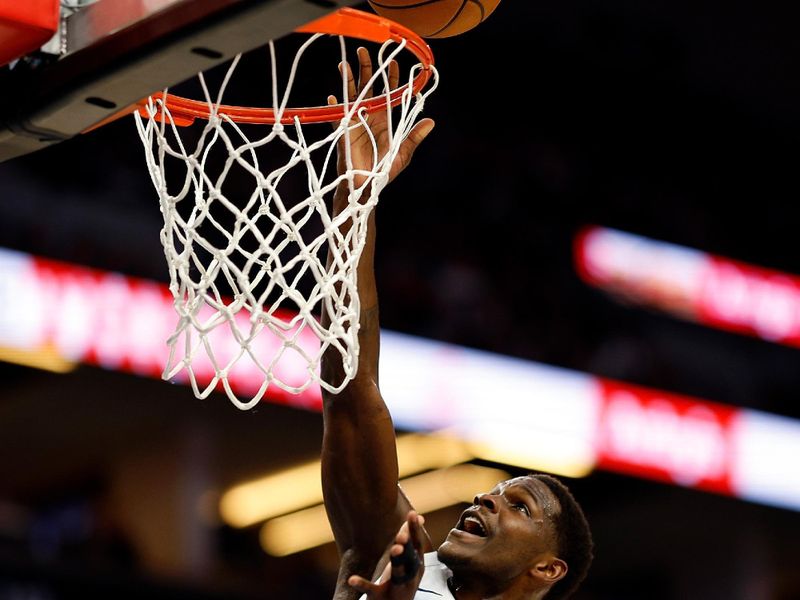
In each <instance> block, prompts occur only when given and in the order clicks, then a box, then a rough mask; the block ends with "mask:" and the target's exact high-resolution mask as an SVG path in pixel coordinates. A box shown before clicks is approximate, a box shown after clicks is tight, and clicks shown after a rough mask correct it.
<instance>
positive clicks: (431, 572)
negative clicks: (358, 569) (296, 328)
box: [359, 552, 455, 600]
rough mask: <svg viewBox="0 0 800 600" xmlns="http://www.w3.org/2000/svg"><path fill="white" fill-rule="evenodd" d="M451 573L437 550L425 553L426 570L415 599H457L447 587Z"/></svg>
mask: <svg viewBox="0 0 800 600" xmlns="http://www.w3.org/2000/svg"><path fill="white" fill-rule="evenodd" d="M451 575H452V573H451V572H450V569H448V568H447V567H446V566H444V565H443V564H442V563H440V562H439V559H438V558H437V556H436V552H428V553H427V554H425V572H424V573H423V574H422V581H420V582H419V587H418V588H417V594H416V595H415V596H414V600H439V599H444V600H455V598H453V594H451V593H450V588H448V587H447V580H448V579H450V576H451ZM359 600H367V595H366V594H363V595H362V596H361V598H360V599H359Z"/></svg>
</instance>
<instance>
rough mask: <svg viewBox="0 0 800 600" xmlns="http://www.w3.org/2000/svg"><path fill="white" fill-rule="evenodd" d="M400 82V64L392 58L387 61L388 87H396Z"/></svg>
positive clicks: (392, 88) (391, 88)
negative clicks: (390, 60)
mask: <svg viewBox="0 0 800 600" xmlns="http://www.w3.org/2000/svg"><path fill="white" fill-rule="evenodd" d="M399 83H400V65H398V64H397V61H396V60H393V61H392V62H390V63H389V89H390V90H395V89H397V86H398V84H399Z"/></svg>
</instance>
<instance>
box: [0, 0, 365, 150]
mask: <svg viewBox="0 0 800 600" xmlns="http://www.w3.org/2000/svg"><path fill="white" fill-rule="evenodd" d="M73 4H75V5H78V4H86V6H82V7H80V8H79V9H77V10H73V9H70V10H67V11H64V12H62V14H61V15H60V26H59V32H58V33H57V34H56V37H55V39H53V40H51V41H50V42H48V44H47V45H46V46H44V47H43V48H42V49H41V50H40V51H37V52H35V53H33V54H29V55H26V56H24V57H20V60H16V61H12V62H11V63H10V64H8V65H6V66H3V67H0V89H2V90H3V91H4V93H3V94H2V98H0V162H2V161H5V160H9V159H12V158H14V157H17V156H22V155H24V154H28V153H30V152H35V151H37V150H39V149H41V148H45V147H47V146H50V145H52V144H55V143H58V142H61V141H63V140H66V139H69V138H71V137H73V136H75V135H78V134H80V133H82V132H85V131H87V130H88V129H91V128H92V127H93V126H96V125H97V124H98V123H102V122H103V121H105V120H106V119H109V118H110V117H113V116H114V115H115V114H117V113H118V112H120V111H121V110H123V109H125V108H126V107H128V106H130V105H131V104H133V103H135V102H136V101H137V100H139V99H141V98H144V97H146V96H148V95H149V94H151V93H153V92H155V91H158V90H161V89H163V88H165V87H168V86H172V85H174V84H177V83H180V82H181V81H184V80H186V79H188V78H189V77H192V76H193V75H195V74H196V73H198V72H201V71H205V70H207V69H210V68H212V67H214V66H217V65H218V64H221V63H223V62H225V61H228V60H230V59H231V58H232V57H233V56H235V55H236V54H238V53H242V52H246V51H248V50H252V49H253V48H256V47H258V46H262V45H264V44H266V43H267V42H268V41H269V40H271V39H276V38H279V37H281V36H283V35H285V34H287V33H289V32H291V31H293V30H294V29H295V28H297V27H299V26H301V25H303V24H305V23H308V22H309V21H312V20H314V19H317V18H319V17H321V16H324V15H325V14H328V13H330V12H332V11H334V10H336V9H338V8H341V7H344V6H353V5H356V4H360V1H359V0H99V1H97V2H94V3H91V4H88V3H85V2H74V3H73Z"/></svg>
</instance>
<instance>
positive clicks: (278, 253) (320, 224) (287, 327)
mask: <svg viewBox="0 0 800 600" xmlns="http://www.w3.org/2000/svg"><path fill="white" fill-rule="evenodd" d="M320 37H322V36H321V35H320V34H315V35H313V36H311V37H310V39H309V40H308V41H307V42H306V43H305V44H304V45H303V46H302V47H301V48H300V50H299V51H298V52H297V54H296V57H295V59H294V61H293V63H292V67H291V72H290V73H289V77H288V79H287V83H286V85H285V91H284V92H283V93H279V92H278V88H279V86H278V83H277V75H276V73H277V66H276V54H275V47H274V45H273V44H272V43H270V45H269V50H270V60H271V67H272V69H271V71H272V105H273V109H274V110H275V111H276V115H277V116H278V118H277V119H276V120H278V121H279V120H280V115H281V114H282V113H283V111H284V110H285V109H286V107H287V105H288V103H289V96H290V93H291V91H292V86H293V84H294V82H295V77H296V72H297V69H298V64H299V62H300V59H301V58H302V56H303V54H304V52H305V51H306V49H307V48H308V47H309V46H310V45H311V44H312V43H313V42H314V41H316V40H317V39H319V38H320ZM339 40H340V44H339V45H340V49H341V60H342V61H346V60H347V58H348V57H347V55H346V50H345V39H344V38H343V37H340V38H339ZM404 45H405V44H404V43H400V44H397V43H393V42H387V43H385V44H384V45H383V46H381V48H380V50H379V51H378V58H377V61H376V64H375V68H374V74H373V78H372V83H374V87H375V89H380V87H381V83H382V84H383V87H384V88H387V92H386V93H387V94H388V67H389V64H390V62H391V61H392V60H393V59H394V58H395V56H397V54H398V53H400V52H401V51H402V50H403V48H404ZM238 61H239V58H238V57H237V59H236V60H234V61H233V63H232V65H231V67H230V68H229V70H228V72H227V75H226V77H225V79H224V82H223V83H222V85H221V86H220V90H219V92H218V93H217V95H216V98H214V99H213V100H212V95H211V93H210V92H209V90H208V87H207V85H206V81H205V79H204V78H203V76H202V74H201V75H200V76H199V77H200V83H201V85H202V89H203V92H204V94H205V99H206V101H207V102H208V105H209V108H210V110H211V118H210V119H209V120H208V122H207V123H205V124H204V127H203V129H202V132H198V129H197V128H185V129H183V130H182V129H181V128H179V127H177V126H176V125H175V123H174V122H173V117H172V115H171V114H170V112H169V110H168V109H166V107H162V108H163V110H162V112H160V113H159V112H158V109H159V104H160V102H161V101H160V100H158V101H155V100H153V98H151V99H150V102H149V105H148V111H147V112H148V114H149V117H140V116H139V115H138V114H137V115H136V126H137V129H138V132H139V136H140V137H141V139H142V142H143V144H144V149H145V156H146V161H147V167H148V170H149V172H150V176H151V178H152V181H153V185H154V186H155V189H156V191H157V192H158V196H159V199H160V203H161V212H162V214H163V217H164V228H163V229H162V231H161V241H162V244H163V247H164V252H165V255H166V258H167V264H168V267H169V273H170V282H171V283H170V290H171V292H172V295H173V297H174V306H175V310H176V312H177V315H178V320H177V324H176V326H175V331H174V333H173V334H172V335H171V336H170V337H169V339H168V340H167V342H168V345H169V347H170V355H169V360H168V363H167V365H166V366H165V369H164V372H163V375H162V376H163V378H164V379H173V378H184V377H188V380H189V382H190V383H191V386H192V389H193V391H194V394H195V395H196V396H197V397H198V398H205V397H207V396H208V395H209V394H210V393H211V392H212V391H213V390H215V389H218V388H219V386H220V385H221V386H222V387H223V388H224V390H225V392H226V394H227V395H228V397H229V398H230V399H231V401H232V402H233V403H234V404H235V405H236V406H238V407H239V408H241V409H248V408H250V407H252V406H254V405H255V404H256V403H257V402H258V401H259V400H260V399H261V398H262V396H263V395H264V394H265V393H266V392H267V390H268V389H272V390H274V391H277V390H276V389H275V388H271V386H277V388H278V389H280V390H283V391H284V392H288V393H291V394H298V393H300V392H302V391H304V390H306V389H307V388H308V387H309V386H310V385H311V384H312V383H314V382H318V383H319V384H320V385H321V386H322V387H323V388H325V389H326V390H328V391H330V392H333V393H338V392H339V391H341V390H342V389H343V388H344V387H345V385H346V384H347V383H348V382H349V381H350V379H352V377H353V376H354V375H355V373H356V371H357V368H358V350H359V344H358V324H359V316H360V306H359V296H358V288H357V285H358V282H357V280H356V267H357V265H358V260H359V257H360V256H361V251H362V249H363V247H364V244H365V240H366V228H367V222H368V218H369V215H370V213H371V211H372V210H373V208H374V207H375V205H376V204H377V202H378V197H379V194H380V192H381V190H382V189H383V187H384V186H385V185H386V183H387V180H388V172H389V168H390V166H391V164H392V161H393V160H394V158H395V156H396V155H397V152H398V149H399V147H400V144H401V143H402V141H403V140H404V139H405V138H406V137H407V136H408V134H409V132H410V131H411V129H412V127H413V126H414V124H415V123H416V121H417V119H418V117H419V115H420V113H421V111H422V109H423V106H424V101H425V98H426V97H427V96H428V94H430V93H431V92H432V91H433V90H434V89H435V87H436V80H437V76H436V73H435V70H434V77H433V79H432V82H431V83H432V84H431V85H429V87H428V88H427V89H426V90H425V91H424V92H423V93H418V94H414V93H413V92H412V89H411V81H412V80H413V78H414V76H415V74H416V73H417V72H418V70H419V69H420V68H421V66H420V65H416V66H415V67H412V68H411V73H410V75H409V79H408V83H407V85H406V88H405V93H404V94H403V97H402V101H401V103H400V104H399V105H398V106H397V107H395V109H390V108H388V107H387V108H386V109H383V110H386V111H387V117H388V123H389V130H390V137H391V141H390V148H389V151H388V152H387V153H386V155H385V156H383V157H379V156H378V157H377V158H378V159H379V160H374V161H373V164H372V167H371V168H370V169H369V170H368V171H363V170H356V169H354V168H353V165H352V161H351V157H350V153H349V152H347V153H346V163H347V165H346V167H347V168H346V171H345V172H344V173H343V174H341V175H340V174H338V173H337V172H336V154H337V153H336V147H337V142H338V141H339V140H342V139H343V138H344V141H345V143H346V147H347V148H349V138H350V135H351V132H352V131H353V130H354V129H356V128H359V127H362V126H365V123H366V116H367V115H366V114H365V110H364V109H363V108H362V109H359V106H358V105H359V103H360V102H362V101H363V100H364V98H365V92H362V93H361V95H360V96H359V97H358V98H357V99H355V100H353V101H352V102H350V103H348V104H346V106H345V110H346V117H345V118H344V119H342V121H341V123H339V124H338V126H334V127H333V128H332V127H331V125H330V124H329V123H321V124H316V125H302V124H301V123H300V121H299V120H295V122H294V123H292V124H291V125H280V124H276V125H266V126H264V125H262V126H249V127H250V129H247V126H246V127H243V126H240V125H237V124H236V123H234V122H233V121H232V120H231V119H230V118H229V117H227V116H226V115H225V114H222V113H220V112H219V111H218V110H217V109H218V107H219V105H221V104H222V97H223V93H224V92H225V88H226V86H227V85H228V82H229V80H230V78H231V75H232V74H233V71H234V69H235V68H236V65H237V63H238ZM260 84H261V82H259V83H258V85H260ZM370 87H372V86H371V85H367V86H365V89H369V88H370ZM346 89H347V88H346V82H342V93H341V95H340V97H344V98H346V97H347V94H346ZM322 94H325V91H324V90H323V91H322ZM321 97H324V95H322V96H321ZM256 127H257V132H256V133H257V135H255V136H254V135H253V134H252V131H253V129H255V128H256ZM367 131H368V132H369V135H370V137H371V142H372V144H373V148H375V147H376V146H375V145H376V140H375V138H374V137H373V136H372V132H371V131H370V130H369V128H367ZM189 132H192V134H191V136H190V135H189ZM191 138H194V140H193V141H192V143H190V140H191ZM190 145H191V146H193V147H191V148H190V147H189V146H190ZM265 149H266V150H267V153H268V154H266V155H265V153H264V150H265ZM215 153H216V155H219V156H220V160H217V161H216V162H215V161H214V160H213V159H212V157H213V156H214V155H215ZM281 153H283V155H284V156H288V160H286V159H283V160H282V161H281V166H279V167H277V168H272V167H270V168H264V167H263V163H264V162H265V160H264V159H263V158H262V157H264V156H269V157H274V156H281ZM283 161H285V163H284V162H283ZM267 162H268V161H267ZM297 171H300V172H302V184H301V185H302V187H299V186H298V185H297V184H296V183H295V184H294V187H291V186H290V185H289V184H288V183H287V185H285V186H284V185H283V184H284V183H285V182H288V180H289V179H291V176H290V174H291V173H296V172H297ZM233 173H235V174H236V175H235V177H233V176H232V174H233ZM356 176H358V178H359V179H358V181H359V183H360V181H361V177H365V178H366V181H365V182H364V183H363V184H360V185H359V186H358V187H356V183H355V178H356ZM294 177H295V180H296V179H297V177H296V176H294ZM242 180H245V181H247V182H249V183H247V185H246V187H245V186H244V185H243V184H242ZM340 184H343V185H346V186H347V187H348V192H349V201H348V204H347V206H346V208H345V209H343V210H342V211H341V212H340V214H338V215H336V216H335V218H334V217H333V216H332V215H331V213H330V211H329V209H328V203H329V202H330V199H331V198H332V196H333V193H334V191H335V190H336V188H337V186H339V185H340ZM326 199H327V201H328V203H326ZM329 251H330V254H331V260H328V259H327V255H328V252H329ZM322 311H324V312H325V314H326V315H327V317H328V322H329V323H330V324H329V325H328V326H327V327H323V326H322V324H321V321H320V320H319V319H318V318H317V317H316V316H315V313H321V312H322ZM331 350H335V351H336V352H338V353H339V355H341V361H342V365H343V370H344V375H345V378H344V381H342V382H337V383H336V385H334V384H333V383H331V382H327V381H324V380H322V378H321V377H320V373H319V363H320V358H321V356H322V354H323V353H324V352H326V351H331ZM242 381H246V382H248V383H247V385H241V382H242Z"/></svg>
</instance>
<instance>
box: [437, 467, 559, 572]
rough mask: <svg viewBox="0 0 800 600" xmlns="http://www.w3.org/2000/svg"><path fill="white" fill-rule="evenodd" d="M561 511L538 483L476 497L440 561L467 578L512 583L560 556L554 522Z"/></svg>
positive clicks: (527, 480)
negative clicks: (536, 567) (554, 550)
mask: <svg viewBox="0 0 800 600" xmlns="http://www.w3.org/2000/svg"><path fill="white" fill-rule="evenodd" d="M559 510H560V506H559V503H558V500H557V499H556V498H555V496H553V494H552V492H551V491H550V490H549V488H548V487H547V486H546V485H545V484H544V483H542V482H541V481H539V480H537V479H534V478H532V477H517V478H515V479H509V480H508V481H503V482H501V483H499V484H497V485H496V486H495V488H494V489H493V490H492V491H491V492H489V493H488V494H480V495H478V496H476V497H475V501H474V504H473V506H471V507H470V508H468V509H467V510H465V511H464V512H463V513H462V515H461V518H460V519H459V520H458V523H456V526H455V527H454V528H453V529H451V530H450V533H449V534H448V535H447V538H446V539H445V541H444V543H443V544H442V545H441V546H440V547H439V550H438V554H439V559H440V560H441V561H442V562H443V563H445V564H446V565H447V566H448V567H450V569H452V570H453V571H454V572H455V573H456V574H460V575H461V576H462V577H463V576H464V575H465V574H467V575H469V576H472V577H479V578H482V579H489V580H491V581H493V582H496V584H497V585H501V586H502V584H503V582H510V581H512V580H514V579H515V578H517V577H518V576H519V575H521V574H523V573H526V572H527V571H528V570H529V569H531V568H532V567H533V566H534V565H536V564H537V563H538V562H540V561H542V560H546V559H547V558H548V557H552V556H554V555H553V554H552V550H553V547H554V543H553V540H554V539H555V538H554V530H553V527H554V526H553V524H552V518H553V517H554V516H556V515H557V514H558V511H559Z"/></svg>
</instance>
